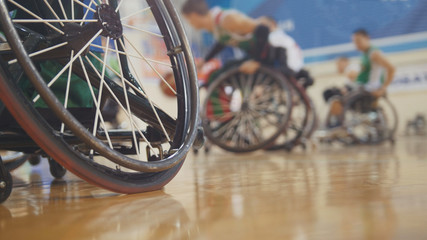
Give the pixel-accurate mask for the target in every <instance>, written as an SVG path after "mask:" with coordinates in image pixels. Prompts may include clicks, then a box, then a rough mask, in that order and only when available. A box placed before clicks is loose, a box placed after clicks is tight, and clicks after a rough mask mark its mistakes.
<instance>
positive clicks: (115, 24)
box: [94, 4, 123, 40]
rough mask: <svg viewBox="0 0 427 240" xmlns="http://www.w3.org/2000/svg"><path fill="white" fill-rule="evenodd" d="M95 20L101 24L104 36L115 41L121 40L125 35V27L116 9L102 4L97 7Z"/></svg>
mask: <svg viewBox="0 0 427 240" xmlns="http://www.w3.org/2000/svg"><path fill="white" fill-rule="evenodd" d="M94 18H95V19H98V20H99V22H100V23H101V26H102V29H103V30H104V31H103V32H102V35H103V36H104V37H110V38H112V39H113V40H116V39H119V38H121V37H122V35H123V26H122V22H121V20H120V16H119V14H118V13H117V12H116V9H114V8H113V7H111V6H110V5H107V4H100V5H98V7H97V11H96V14H95V16H94Z"/></svg>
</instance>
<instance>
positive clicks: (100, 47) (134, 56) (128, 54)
mask: <svg viewBox="0 0 427 240" xmlns="http://www.w3.org/2000/svg"><path fill="white" fill-rule="evenodd" d="M90 46H91V47H94V48H99V49H102V50H105V47H104V46H101V45H98V44H94V43H92V44H91V45H90ZM109 51H111V52H118V53H120V54H121V55H127V56H129V57H133V58H137V59H140V60H144V58H142V57H140V56H137V55H134V54H130V53H125V52H123V51H118V50H116V49H111V48H110V50H109ZM145 59H147V61H149V62H152V63H157V64H160V65H163V66H166V67H170V68H172V65H171V64H170V63H165V62H161V61H157V60H154V59H150V58H145Z"/></svg>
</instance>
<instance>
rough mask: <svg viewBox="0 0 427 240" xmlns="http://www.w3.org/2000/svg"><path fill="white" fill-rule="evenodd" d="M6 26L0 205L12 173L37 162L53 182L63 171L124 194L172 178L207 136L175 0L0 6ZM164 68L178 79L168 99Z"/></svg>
mask: <svg viewBox="0 0 427 240" xmlns="http://www.w3.org/2000/svg"><path fill="white" fill-rule="evenodd" d="M0 23H1V29H0V31H1V32H3V33H4V35H5V37H3V36H2V37H0V46H1V47H0V98H1V104H0V150H1V151H8V152H2V154H3V153H4V154H3V155H4V157H5V160H6V166H9V167H6V166H5V165H4V164H3V162H2V161H1V158H0V202H3V201H4V200H6V199H7V198H8V196H9V195H10V192H11V189H12V178H11V175H10V172H9V170H12V168H15V167H17V166H19V165H20V164H22V162H23V161H25V160H27V159H30V160H31V162H33V163H34V164H37V162H38V161H39V159H40V156H42V157H47V158H49V162H50V165H51V172H52V168H54V170H53V175H54V176H55V175H56V174H57V173H59V174H62V175H63V174H65V173H64V171H65V168H66V169H68V170H70V171H71V172H72V173H74V174H76V175H77V176H79V177H81V178H82V179H85V180H87V181H88V182H90V183H93V184H95V185H98V186H100V187H103V188H106V189H108V190H111V191H115V192H119V193H139V192H145V191H152V190H158V189H160V188H162V187H163V186H164V185H166V184H167V183H168V182H169V181H171V180H172V178H173V177H174V176H175V175H176V174H177V172H178V171H179V169H180V168H181V166H182V164H183V162H184V159H185V157H186V155H187V152H188V151H189V149H190V147H191V145H192V144H193V142H194V141H195V139H196V138H197V139H201V138H202V136H201V135H200V131H198V125H197V124H198V118H199V114H198V109H199V106H198V84H197V79H196V71H195V67H194V63H193V57H192V54H191V51H190V47H189V44H188V41H187V39H186V36H185V33H184V30H183V27H182V24H181V22H180V20H179V17H178V14H177V12H176V10H175V9H174V7H173V4H172V2H171V0H141V1H123V0H122V1H119V0H108V1H98V0H84V1H80V0H72V1H65V0H60V1H51V0H43V1H38V0H0ZM142 40H144V41H143V43H147V42H149V43H150V44H149V46H146V44H145V45H144V44H142V42H141V41H142ZM153 49H155V51H153ZM165 72H172V73H173V76H174V83H173V85H174V86H173V87H172V86H170V85H171V84H169V83H167V85H168V86H169V88H170V90H171V91H172V92H173V93H174V96H175V97H174V98H173V99H169V101H167V102H164V101H163V100H162V99H159V98H157V95H158V94H156V91H159V90H158V89H156V88H152V87H151V86H152V85H153V84H150V82H152V81H153V80H152V79H154V80H157V79H160V80H161V81H164V82H166V80H165V79H164V77H163V76H162V73H165ZM150 87H151V88H150ZM107 102H114V104H115V105H116V106H117V107H118V109H120V113H119V115H120V116H121V124H120V126H118V125H116V124H109V122H108V121H107V120H108V119H107V118H108V116H107V115H108V114H106V113H105V112H104V107H105V105H106V103H107ZM31 156H33V157H31ZM2 157H3V156H2ZM11 163H16V164H15V165H13V166H12V165H11ZM62 166H63V167H65V168H63V167H62ZM55 177H60V176H55Z"/></svg>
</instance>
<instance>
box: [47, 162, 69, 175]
mask: <svg viewBox="0 0 427 240" xmlns="http://www.w3.org/2000/svg"><path fill="white" fill-rule="evenodd" d="M49 170H50V174H52V176H53V177H54V178H55V179H61V178H63V177H64V176H65V174H66V173H67V169H65V168H64V167H63V166H61V165H60V164H59V163H57V162H56V161H55V160H53V159H51V158H49Z"/></svg>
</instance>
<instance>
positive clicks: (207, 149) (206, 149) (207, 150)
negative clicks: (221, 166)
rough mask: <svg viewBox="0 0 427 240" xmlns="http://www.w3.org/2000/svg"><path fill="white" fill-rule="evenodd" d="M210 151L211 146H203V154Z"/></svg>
mask: <svg viewBox="0 0 427 240" xmlns="http://www.w3.org/2000/svg"><path fill="white" fill-rule="evenodd" d="M210 151H211V147H209V146H205V154H209V152H210Z"/></svg>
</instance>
